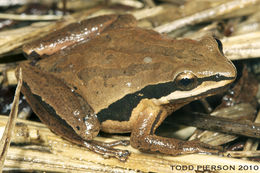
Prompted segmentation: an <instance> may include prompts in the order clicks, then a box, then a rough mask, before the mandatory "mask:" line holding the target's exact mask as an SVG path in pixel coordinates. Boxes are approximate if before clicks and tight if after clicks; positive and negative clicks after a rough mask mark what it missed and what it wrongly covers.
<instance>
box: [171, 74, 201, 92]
mask: <svg viewBox="0 0 260 173" xmlns="http://www.w3.org/2000/svg"><path fill="white" fill-rule="evenodd" d="M175 83H176V86H177V88H179V89H180V90H183V91H188V90H192V89H193V88H195V87H196V86H197V85H198V80H197V77H196V76H195V75H194V74H192V73H190V72H183V73H180V74H178V76H177V77H176V78H175Z"/></svg>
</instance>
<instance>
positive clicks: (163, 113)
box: [130, 99, 219, 155]
mask: <svg viewBox="0 0 260 173" xmlns="http://www.w3.org/2000/svg"><path fill="white" fill-rule="evenodd" d="M179 106H181V105H179ZM171 111H172V110H170V112H169V110H168V109H167V107H164V106H159V105H156V104H154V103H153V101H152V100H148V99H144V100H142V101H141V102H140V103H139V104H138V106H137V107H136V108H135V109H134V110H133V114H138V118H137V119H136V123H135V126H134V127H133V129H132V133H131V140H130V143H131V146H133V147H134V148H137V149H140V150H144V151H159V152H160V153H165V154H170V155H180V154H190V153H212V154H217V153H218V152H219V150H216V149H215V148H213V147H211V146H210V145H207V144H204V143H200V142H198V141H182V140H178V139H174V138H166V137H160V136H157V135H155V134H154V133H155V130H156V129H157V128H158V126H159V125H160V124H161V123H162V122H163V120H164V119H165V118H166V117H167V115H168V114H169V113H171Z"/></svg>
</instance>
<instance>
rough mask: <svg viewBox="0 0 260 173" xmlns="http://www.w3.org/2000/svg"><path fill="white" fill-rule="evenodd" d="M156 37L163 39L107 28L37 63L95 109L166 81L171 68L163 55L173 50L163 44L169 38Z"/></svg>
mask: <svg viewBox="0 0 260 173" xmlns="http://www.w3.org/2000/svg"><path fill="white" fill-rule="evenodd" d="M145 37H149V38H145ZM158 37H159V38H160V39H163V38H161V36H160V35H159V34H157V33H156V32H154V31H150V30H143V29H139V28H120V29H117V30H110V31H107V32H105V33H103V34H101V35H100V36H99V37H98V38H96V39H94V40H91V41H89V42H86V43H81V44H79V45H77V46H74V47H70V48H68V49H66V50H63V51H61V52H59V54H54V55H52V56H51V57H50V58H46V59H43V60H41V62H40V63H39V64H38V65H39V66H40V67H41V68H42V69H43V67H44V69H45V70H46V71H48V72H51V73H53V74H54V75H55V76H57V77H58V78H62V79H63V80H64V81H65V82H66V83H67V84H69V86H70V87H71V88H72V89H75V90H77V91H76V92H78V93H79V94H80V95H82V96H83V97H84V98H85V99H86V100H87V101H88V103H89V104H90V105H91V106H92V107H93V109H94V110H96V111H97V112H98V111H99V110H101V109H103V108H106V107H107V106H108V105H110V104H111V103H113V102H115V101H117V100H119V99H120V98H122V97H124V96H125V95H127V94H130V93H134V92H136V91H138V90H140V89H142V88H144V87H145V86H147V85H150V84H156V83H157V82H156V81H160V82H161V81H162V80H165V81H167V80H169V79H167V76H171V75H172V70H173V69H172V66H171V65H169V62H168V61H169V60H168V58H167V56H166V55H165V54H173V53H174V52H170V51H174V50H173V49H170V48H169V47H168V45H167V44H172V42H173V41H172V40H168V39H167V43H165V42H164V41H163V42H162V43H161V44H162V45H160V42H159V41H158ZM162 71H163V72H162ZM160 74H163V75H160ZM167 74H168V75H167ZM163 78H165V79H163ZM71 79H73V80H71ZM171 79H172V77H171Z"/></svg>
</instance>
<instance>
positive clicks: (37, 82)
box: [20, 63, 129, 161]
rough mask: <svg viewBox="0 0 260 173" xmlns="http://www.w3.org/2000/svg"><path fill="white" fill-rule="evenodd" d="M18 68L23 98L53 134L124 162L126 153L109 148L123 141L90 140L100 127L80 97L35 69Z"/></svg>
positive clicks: (25, 64)
mask: <svg viewBox="0 0 260 173" xmlns="http://www.w3.org/2000/svg"><path fill="white" fill-rule="evenodd" d="M20 67H21V68H22V69H23V81H24V82H23V87H22V92H23V94H24V95H25V96H26V99H27V101H28V103H29V104H30V105H31V107H32V109H33V111H34V112H35V113H36V114H37V116H38V117H39V118H40V120H41V121H42V122H43V123H44V124H46V125H47V126H48V127H49V128H50V129H51V130H52V131H53V132H54V133H56V134H58V135H60V136H61V137H63V138H65V139H67V140H68V141H71V142H74V143H76V144H79V145H82V146H85V147H87V148H88V149H90V150H92V151H94V152H96V153H98V154H102V155H103V156H104V157H116V158H117V159H119V160H121V161H125V160H126V159H127V157H128V156H129V152H128V151H127V150H119V149H114V148H111V147H112V146H115V145H125V144H127V143H126V142H125V141H119V142H118V141H116V142H112V143H102V142H98V141H94V140H93V138H94V137H96V136H97V134H98V133H99V130H100V123H99V121H98V119H97V116H96V115H95V113H94V111H93V109H92V108H91V107H90V106H89V105H88V104H87V102H86V101H85V100H84V99H83V98H82V97H81V96H80V95H79V94H77V93H76V92H75V91H72V90H71V88H69V87H68V86H67V85H65V83H64V82H63V81H62V80H61V79H58V78H56V77H55V76H54V75H52V74H50V73H47V72H43V71H41V70H40V69H39V68H37V67H36V66H32V65H30V64H29V63H22V64H21V65H20Z"/></svg>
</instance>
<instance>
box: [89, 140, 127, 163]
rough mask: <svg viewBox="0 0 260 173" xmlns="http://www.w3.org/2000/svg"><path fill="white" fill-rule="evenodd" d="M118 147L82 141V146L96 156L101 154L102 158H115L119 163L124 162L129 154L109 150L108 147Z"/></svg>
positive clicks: (125, 151)
mask: <svg viewBox="0 0 260 173" xmlns="http://www.w3.org/2000/svg"><path fill="white" fill-rule="evenodd" d="M115 144H116V145H119V144H120V143H116V142H115V143H108V144H105V143H101V142H97V141H84V146H85V147H87V148H88V149H89V150H91V151H94V152H95V153H97V154H101V155H102V156H103V157H104V158H110V157H115V158H117V159H118V160H119V161H123V162H124V161H126V160H127V158H128V156H129V155H130V152H129V151H128V150H120V149H115V148H111V147H108V146H115Z"/></svg>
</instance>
